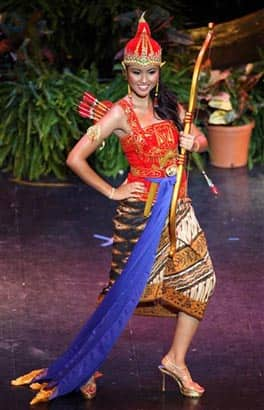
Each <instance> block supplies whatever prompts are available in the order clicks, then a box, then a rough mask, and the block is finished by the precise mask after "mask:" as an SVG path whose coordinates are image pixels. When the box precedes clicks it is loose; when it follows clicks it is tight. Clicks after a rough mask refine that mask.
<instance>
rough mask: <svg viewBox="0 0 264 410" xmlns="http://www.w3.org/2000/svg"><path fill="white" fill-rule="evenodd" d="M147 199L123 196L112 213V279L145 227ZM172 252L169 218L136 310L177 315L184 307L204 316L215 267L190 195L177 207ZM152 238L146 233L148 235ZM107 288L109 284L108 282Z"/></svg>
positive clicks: (119, 270)
mask: <svg viewBox="0 0 264 410" xmlns="http://www.w3.org/2000/svg"><path fill="white" fill-rule="evenodd" d="M144 207H145V202H143V201H135V200H132V199H127V200H123V201H121V202H120V204H119V205H118V208H117V210H116V215H115V217H114V218H113V226H114V235H113V248H112V263H111V270H110V282H109V283H110V284H111V283H114V281H115V280H116V279H117V278H118V276H119V275H120V274H121V273H122V270H123V268H124V266H125V264H126V262H127V260H128V257H129V255H130V254H131V252H132V250H133V247H134V245H135V243H136V242H137V241H138V238H139V237H140V235H141V233H142V231H143V230H144V228H145V225H146V222H147V217H145V216H144ZM176 215H177V217H176V227H175V229H176V252H175V254H174V256H173V257H171V256H170V237H169V225H168V223H169V219H168V218H167V221H166V224H165V226H164V229H163V231H162V235H161V238H160V243H159V246H158V249H157V252H156V257H155V261H154V264H153V267H152V270H151V272H150V275H149V278H148V282H147V285H146V287H145V290H144V292H143V294H142V296H141V299H140V302H139V304H138V306H137V308H136V310H135V314H139V315H145V316H176V315H177V313H178V312H179V311H183V312H185V313H187V314H189V315H191V316H193V317H195V318H197V319H202V318H203V316H204V312H205V309H206V306H207V303H208V301H209V299H210V297H211V295H212V293H213V290H214V287H215V281H216V279H215V272H214V268H213V264H212V261H211V258H210V255H209V252H208V247H207V243H206V238H205V235H204V232H203V230H202V229H201V227H200V225H199V223H198V221H197V219H196V216H195V213H194V210H193V207H192V204H191V200H190V199H189V198H184V199H179V200H178V205H177V210H176ZM151 240H152V238H151V237H150V238H149V241H151ZM107 288H108V289H109V287H107Z"/></svg>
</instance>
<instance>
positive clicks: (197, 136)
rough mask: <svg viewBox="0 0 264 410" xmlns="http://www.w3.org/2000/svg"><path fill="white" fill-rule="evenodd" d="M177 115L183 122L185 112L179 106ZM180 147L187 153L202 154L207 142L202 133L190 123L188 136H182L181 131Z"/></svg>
mask: <svg viewBox="0 0 264 410" xmlns="http://www.w3.org/2000/svg"><path fill="white" fill-rule="evenodd" d="M179 114H180V118H181V120H183V119H184V116H185V110H184V108H183V107H182V106H181V105H179ZM180 146H181V147H182V148H184V149H186V150H188V151H192V152H204V151H206V150H207V148H208V142H207V138H206V136H205V135H204V133H203V132H202V131H201V130H200V129H199V128H198V127H197V126H196V125H195V124H193V123H192V124H191V129H190V133H189V134H184V132H183V131H182V132H181V133H180Z"/></svg>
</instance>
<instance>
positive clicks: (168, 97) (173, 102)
mask: <svg viewBox="0 0 264 410" xmlns="http://www.w3.org/2000/svg"><path fill="white" fill-rule="evenodd" d="M150 96H151V98H152V100H153V101H154V98H155V88H154V89H153V90H151V93H150ZM154 110H155V112H156V114H157V115H158V117H159V118H162V119H169V120H172V121H173V122H174V124H175V125H176V127H177V128H178V130H179V131H182V130H183V123H182V121H181V119H180V116H179V109H178V100H177V97H176V95H175V94H174V93H173V92H172V91H170V89H169V88H168V87H167V86H166V85H165V84H163V83H162V82H161V81H160V82H159V94H158V107H154Z"/></svg>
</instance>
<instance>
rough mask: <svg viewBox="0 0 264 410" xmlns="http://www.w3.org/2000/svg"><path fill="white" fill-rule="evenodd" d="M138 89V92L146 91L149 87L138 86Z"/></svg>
mask: <svg viewBox="0 0 264 410" xmlns="http://www.w3.org/2000/svg"><path fill="white" fill-rule="evenodd" d="M138 88H139V89H140V90H142V91H146V90H147V89H148V88H149V86H148V85H145V84H143V85H138Z"/></svg>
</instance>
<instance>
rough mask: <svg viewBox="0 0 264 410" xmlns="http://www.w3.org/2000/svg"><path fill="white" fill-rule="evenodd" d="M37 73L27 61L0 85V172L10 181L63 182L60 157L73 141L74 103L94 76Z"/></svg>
mask: <svg viewBox="0 0 264 410" xmlns="http://www.w3.org/2000/svg"><path fill="white" fill-rule="evenodd" d="M85 74H86V75H85V76H83V78H79V77H78V76H76V75H73V74H72V73H70V72H68V71H65V72H64V73H62V74H60V73H58V72H57V71H55V70H50V71H45V72H40V71H38V69H37V68H36V67H35V66H34V65H33V64H32V63H30V62H27V66H26V69H25V67H20V66H19V67H17V68H16V71H15V77H14V78H13V79H12V80H7V81H4V82H2V83H0V109H1V112H2V121H1V123H0V167H1V168H2V169H3V170H5V171H8V172H11V173H12V174H13V175H14V176H15V177H16V178H18V179H21V178H27V179H29V180H36V179H38V178H40V177H41V176H46V175H55V176H56V177H57V178H59V179H64V178H65V177H66V169H65V156H66V153H67V151H68V150H69V149H70V147H71V146H72V145H73V143H74V141H75V140H76V139H77V138H79V135H80V125H81V122H80V120H79V117H78V115H77V114H76V102H78V100H79V99H80V96H81V94H82V92H83V91H84V90H85V89H89V88H92V84H93V83H94V81H95V79H94V76H95V75H94V73H93V72H91V73H88V72H86V73H85Z"/></svg>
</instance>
